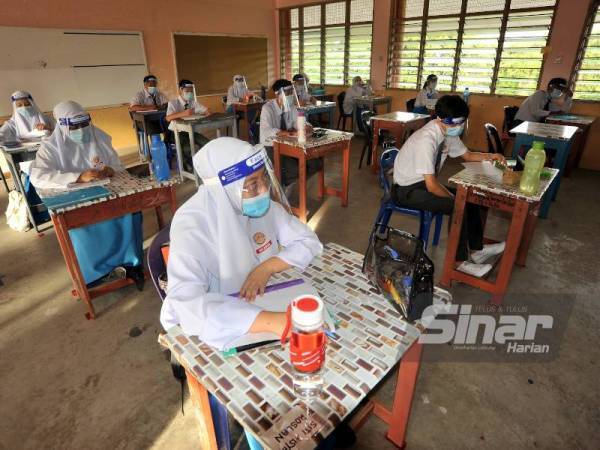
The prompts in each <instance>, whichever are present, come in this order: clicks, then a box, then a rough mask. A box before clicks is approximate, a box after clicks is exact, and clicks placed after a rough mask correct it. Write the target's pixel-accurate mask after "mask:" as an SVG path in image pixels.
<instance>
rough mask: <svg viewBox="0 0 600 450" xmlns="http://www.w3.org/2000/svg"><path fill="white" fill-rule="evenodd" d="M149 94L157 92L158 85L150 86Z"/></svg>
mask: <svg viewBox="0 0 600 450" xmlns="http://www.w3.org/2000/svg"><path fill="white" fill-rule="evenodd" d="M148 94H150V95H154V94H156V86H148Z"/></svg>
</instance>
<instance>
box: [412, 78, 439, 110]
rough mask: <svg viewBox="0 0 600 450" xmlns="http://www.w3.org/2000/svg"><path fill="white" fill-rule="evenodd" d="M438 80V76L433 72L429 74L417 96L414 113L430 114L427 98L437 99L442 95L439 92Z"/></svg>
mask: <svg viewBox="0 0 600 450" xmlns="http://www.w3.org/2000/svg"><path fill="white" fill-rule="evenodd" d="M437 81H438V78H437V76H436V75H434V74H431V75H428V76H427V79H426V80H425V83H424V84H423V89H421V90H420V91H419V93H418V94H417V98H416V99H415V108H414V109H413V112H414V113H417V114H429V111H427V100H432V99H436V98H439V96H440V94H439V92H438V91H437V90H436V87H437Z"/></svg>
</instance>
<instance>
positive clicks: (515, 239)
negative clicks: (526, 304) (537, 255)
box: [492, 200, 529, 305]
mask: <svg viewBox="0 0 600 450" xmlns="http://www.w3.org/2000/svg"><path fill="white" fill-rule="evenodd" d="M528 211H529V205H528V204H527V202H526V201H524V200H517V203H515V207H514V210H513V216H512V219H511V221H510V227H509V228H508V239H506V247H505V249H504V254H503V255H502V259H501V260H500V268H499V270H498V276H497V277H496V282H495V283H494V289H495V292H494V293H493V294H492V304H494V305H501V304H502V299H503V298H504V294H505V293H506V289H507V287H508V283H509V281H510V276H511V274H512V270H513V266H514V265H515V259H516V257H517V251H518V250H519V245H520V244H521V236H522V235H523V228H524V227H525V220H526V219H527V213H528Z"/></svg>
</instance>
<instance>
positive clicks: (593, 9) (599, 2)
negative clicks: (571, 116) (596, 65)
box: [569, 0, 600, 103]
mask: <svg viewBox="0 0 600 450" xmlns="http://www.w3.org/2000/svg"><path fill="white" fill-rule="evenodd" d="M597 13H600V0H594V1H592V2H591V3H590V6H589V9H588V12H587V16H586V19H585V24H584V27H583V30H582V31H581V36H580V37H579V48H578V49H577V56H576V57H575V61H573V67H572V69H571V75H570V77H569V88H570V89H571V91H573V94H575V82H576V81H577V75H578V73H579V69H580V68H581V63H582V62H583V57H584V56H585V51H586V50H587V45H588V41H589V39H590V36H591V34H592V28H593V27H594V19H595V18H596V14H597ZM574 100H575V101H577V102H590V103H598V102H600V98H598V100H591V99H574Z"/></svg>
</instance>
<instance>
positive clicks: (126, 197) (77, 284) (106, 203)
mask: <svg viewBox="0 0 600 450" xmlns="http://www.w3.org/2000/svg"><path fill="white" fill-rule="evenodd" d="M176 183H177V179H176V178H175V179H172V180H168V181H164V182H157V181H153V180H151V179H150V178H148V177H144V178H138V177H134V176H133V175H130V174H129V173H128V172H125V171H122V172H117V173H116V174H115V176H114V177H113V178H111V182H110V184H107V185H106V186H104V187H105V188H106V189H108V191H109V192H110V193H109V195H107V196H106V197H102V198H98V199H95V200H87V201H83V202H81V203H78V204H74V205H70V206H66V207H60V208H56V209H52V208H51V207H49V208H48V209H49V211H50V216H51V218H52V223H53V224H54V229H55V230H56V237H57V239H58V243H59V244H60V249H61V251H62V254H63V257H64V259H65V263H66V264H67V269H68V270H69V274H70V275H71V280H72V282H73V290H72V291H71V294H72V295H73V296H74V297H76V298H78V299H80V300H83V302H84V303H85V305H86V307H87V310H88V311H87V312H86V313H85V316H86V318H88V319H94V318H95V317H96V313H95V311H94V305H93V304H92V300H93V299H94V298H96V297H100V296H102V295H104V294H107V293H109V292H112V291H115V290H117V289H120V288H122V287H124V286H127V285H129V284H133V283H134V281H133V280H130V279H122V280H116V281H113V282H110V283H104V284H101V285H99V286H97V287H93V288H91V289H88V288H87V286H86V283H85V280H84V279H83V275H82V273H81V269H80V267H79V263H78V261H77V256H76V255H75V250H74V248H73V244H72V242H71V238H70V237H69V230H72V229H73V228H79V227H84V226H86V225H91V224H94V223H98V222H102V221H104V220H109V219H114V218H117V217H121V216H124V215H126V214H131V213H136V212H138V211H143V210H145V209H155V210H156V218H157V220H158V228H159V230H160V229H162V228H163V227H164V219H163V213H162V209H161V208H162V206H163V205H168V206H169V207H170V209H171V213H173V214H175V210H176V209H177V199H176V197H175V184H176ZM63 192H64V191H63ZM38 193H39V194H40V196H41V197H42V200H43V201H44V200H47V199H48V198H51V197H52V196H53V195H57V194H58V193H59V192H57V191H55V190H51V189H40V190H38Z"/></svg>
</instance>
